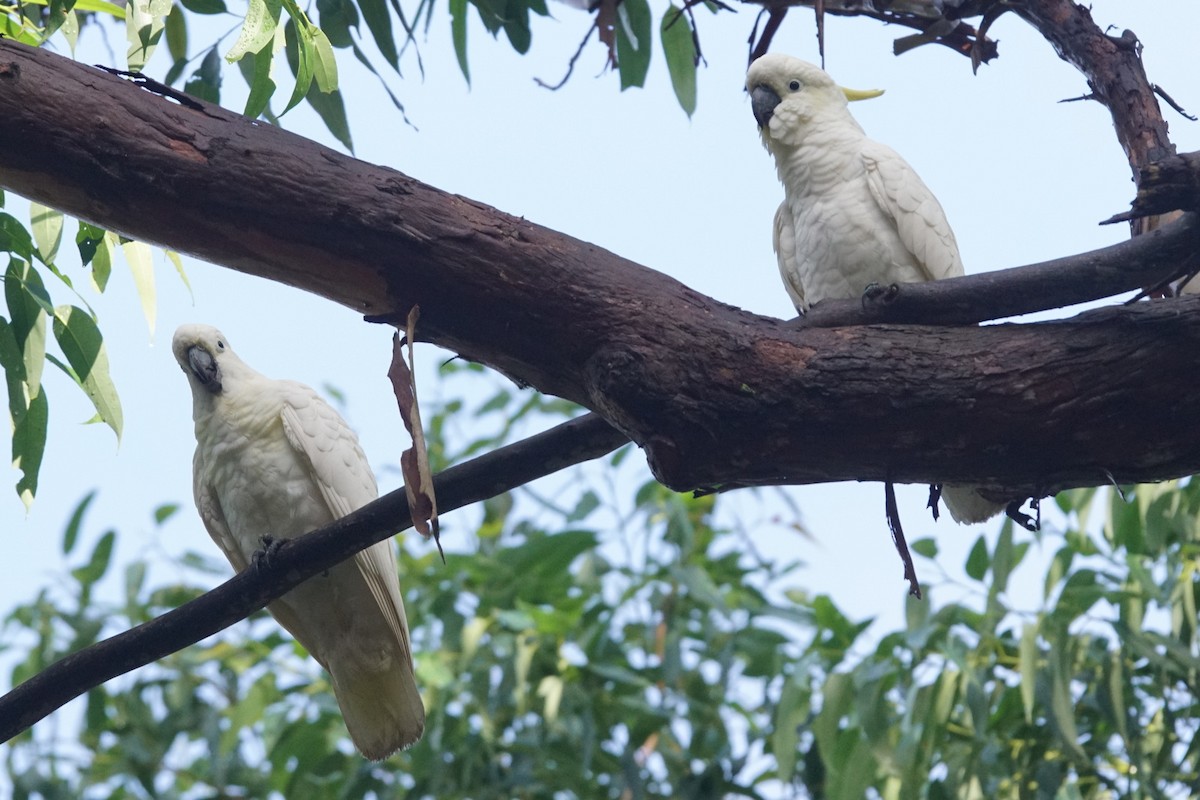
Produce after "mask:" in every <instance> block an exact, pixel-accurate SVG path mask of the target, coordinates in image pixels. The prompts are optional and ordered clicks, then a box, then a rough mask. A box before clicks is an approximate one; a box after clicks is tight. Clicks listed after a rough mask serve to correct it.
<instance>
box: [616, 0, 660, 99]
mask: <svg viewBox="0 0 1200 800" xmlns="http://www.w3.org/2000/svg"><path fill="white" fill-rule="evenodd" d="M651 25H652V20H651V16H650V4H649V3H648V2H647V0H622V2H621V4H620V5H618V6H617V24H616V34H617V72H618V73H619V74H620V77H621V89H622V90H625V89H628V88H629V87H630V86H642V85H643V84H645V82H646V73H647V72H648V71H649V69H650V51H651V39H650V31H651Z"/></svg>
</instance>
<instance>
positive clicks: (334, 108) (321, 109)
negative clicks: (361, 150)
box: [308, 89, 354, 153]
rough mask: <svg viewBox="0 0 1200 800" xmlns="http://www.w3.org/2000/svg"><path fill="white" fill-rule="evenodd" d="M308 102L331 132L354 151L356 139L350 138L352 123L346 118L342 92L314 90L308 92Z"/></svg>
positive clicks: (348, 148)
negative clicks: (327, 92)
mask: <svg viewBox="0 0 1200 800" xmlns="http://www.w3.org/2000/svg"><path fill="white" fill-rule="evenodd" d="M308 104H309V105H310V106H312V108H313V110H314V111H316V112H317V114H318V116H320V117H321V121H322V122H324V123H325V127H326V128H328V129H329V132H330V133H332V134H333V135H334V136H336V137H337V140H338V141H339V142H341V143H342V144H343V145H344V146H345V148H346V149H347V150H349V151H350V152H351V153H353V152H354V140H353V139H351V138H350V123H349V122H348V121H347V119H346V106H345V103H344V102H343V101H342V93H341V92H340V91H338V92H330V93H329V94H326V93H324V92H319V91H316V90H315V89H314V90H311V91H309V93H308Z"/></svg>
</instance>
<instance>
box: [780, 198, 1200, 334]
mask: <svg viewBox="0 0 1200 800" xmlns="http://www.w3.org/2000/svg"><path fill="white" fill-rule="evenodd" d="M1139 196H1140V195H1139ZM1198 269H1200V219H1197V217H1196V215H1194V214H1192V215H1189V216H1186V217H1184V218H1183V219H1180V220H1178V221H1176V222H1172V223H1170V224H1169V225H1167V226H1166V227H1163V228H1160V229H1159V230H1156V231H1153V232H1152V233H1149V234H1146V235H1145V236H1139V237H1137V238H1135V239H1130V240H1129V241H1126V242H1120V243H1118V244H1115V245H1113V246H1111V247H1105V248H1102V249H1100V250H1093V251H1092V252H1090V253H1081V254H1079V255H1075V256H1067V257H1066V258H1056V259H1054V260H1052V261H1045V262H1042V263H1040V264H1030V265H1028V266H1024V267H1014V268H1012V269H1004V270H997V271H995V272H985V273H982V274H978V275H967V276H965V277H962V278H951V279H948V280H943V281H933V282H930V283H908V284H903V285H901V286H898V287H896V288H895V289H894V290H893V289H892V288H891V287H881V288H882V289H883V291H881V292H879V293H878V294H877V296H876V295H871V296H867V297H864V298H863V299H862V300H830V301H826V302H823V303H818V304H817V305H815V306H813V308H812V309H811V310H810V311H809V312H808V314H807V315H805V316H804V317H803V318H802V319H800V320H799V321H798V324H799V325H800V326H802V327H820V328H833V327H838V326H843V325H870V324H873V323H880V322H887V323H924V324H930V325H972V324H975V323H977V322H986V321H988V320H992V319H1001V318H1004V317H1011V316H1017V315H1019V314H1028V313H1032V312H1035V311H1046V310H1049V309H1054V308H1062V307H1064V306H1069V305H1074V304H1076V303H1086V302H1088V301H1090V300H1095V299H1097V298H1101V297H1110V296H1112V295H1116V294H1121V293H1122V292H1128V291H1133V290H1135V289H1140V288H1141V287H1143V286H1153V285H1157V284H1159V283H1161V282H1165V281H1169V280H1173V279H1175V278H1178V277H1181V276H1183V275H1186V274H1189V273H1191V272H1193V271H1195V270H1198Z"/></svg>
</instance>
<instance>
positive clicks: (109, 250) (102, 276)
mask: <svg viewBox="0 0 1200 800" xmlns="http://www.w3.org/2000/svg"><path fill="white" fill-rule="evenodd" d="M116 241H117V237H116V236H115V235H114V234H112V233H109V232H107V231H106V232H105V233H104V235H102V236H101V237H100V240H99V241H98V242H97V243H96V249H95V250H94V251H93V253H92V269H91V272H90V273H89V277H91V279H92V288H93V289H95V290H96V291H97V292H99V293H101V294H103V293H104V290H105V289H106V288H107V287H108V278H109V276H110V275H112V262H113V250H114V245H115V243H116Z"/></svg>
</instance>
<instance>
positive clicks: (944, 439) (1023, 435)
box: [0, 41, 1200, 497]
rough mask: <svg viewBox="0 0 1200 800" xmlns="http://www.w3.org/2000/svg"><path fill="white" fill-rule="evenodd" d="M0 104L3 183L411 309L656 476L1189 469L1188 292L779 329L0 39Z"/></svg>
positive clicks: (231, 120)
mask: <svg viewBox="0 0 1200 800" xmlns="http://www.w3.org/2000/svg"><path fill="white" fill-rule="evenodd" d="M47 87H53V91H48V90H47ZM0 105H2V106H3V107H4V108H5V113H4V114H3V115H0V140H2V141H4V142H6V143H7V144H6V147H4V148H0V183H3V185H4V186H6V187H8V188H11V189H14V190H15V191H17V192H20V193H21V194H24V195H26V196H30V197H32V198H34V199H37V200H39V201H41V202H43V203H46V204H48V205H51V206H54V207H58V208H61V209H63V210H65V211H67V212H69V213H72V214H76V215H78V216H81V217H83V218H85V219H88V220H90V221H92V222H95V223H98V224H101V225H104V226H106V227H109V228H112V229H115V230H117V231H120V232H121V233H124V234H126V235H129V236H133V237H135V238H139V239H143V240H146V241H151V242H156V243H160V244H165V245H170V246H171V247H173V248H175V249H177V250H181V251H184V252H189V253H192V254H194V255H198V256H200V257H202V258H207V259H209V260H212V261H215V262H217V263H221V264H225V265H228V266H232V267H233V268H235V269H239V270H241V271H244V272H247V273H251V274H255V275H260V276H263V277H267V278H271V279H273V280H278V281H282V282H285V283H289V284H292V285H295V286H301V287H303V288H305V289H308V290H310V291H314V292H317V293H319V294H322V295H324V296H326V297H328V298H330V299H333V300H336V301H338V302H340V303H343V304H345V305H348V306H350V307H352V308H357V309H359V310H361V311H363V312H364V313H367V314H373V315H378V316H382V317H389V316H393V315H395V316H400V315H403V314H405V313H407V311H408V309H409V308H411V307H412V306H413V305H420V307H421V312H422V316H421V336H422V337H423V338H424V339H425V340H426V341H431V342H434V343H436V344H439V345H442V346H444V347H447V348H449V349H451V350H455V351H457V352H459V353H461V354H463V355H464V356H466V357H468V358H471V359H474V360H477V361H480V362H483V363H486V364H489V365H491V366H493V367H496V368H498V369H500V370H501V371H503V372H505V373H506V374H508V375H510V376H512V377H513V378H514V379H515V380H517V381H519V382H521V383H524V384H529V385H533V386H535V387H537V388H538V389H540V390H542V391H544V392H547V393H551V394H556V395H559V396H561V397H565V398H568V399H570V400H574V401H576V402H579V403H581V404H583V405H585V406H588V407H589V408H591V409H593V410H595V411H598V412H599V413H600V414H602V415H603V416H604V417H605V418H606V419H607V420H608V421H609V422H611V423H612V424H614V425H615V426H616V427H618V428H619V429H620V430H621V431H623V432H624V433H625V434H626V435H628V436H629V437H630V438H631V439H633V440H634V441H635V442H637V443H638V444H639V445H641V446H642V447H643V448H644V449H645V450H646V452H647V456H648V458H649V461H650V464H651V466H652V468H653V469H654V471H655V474H656V476H657V477H658V478H659V479H660V480H661V481H663V482H664V483H665V484H667V485H668V486H672V487H674V488H678V489H687V488H692V487H695V486H714V485H722V484H726V483H739V482H740V483H783V482H788V483H795V482H803V483H808V482H820V481H835V480H848V479H858V480H882V479H885V478H886V479H892V480H896V481H902V482H903V481H908V482H924V483H929V482H939V481H942V480H944V479H945V478H947V477H949V476H953V477H954V479H955V480H959V481H966V482H971V483H978V484H981V485H984V486H987V487H989V488H990V489H991V490H993V491H994V492H995V493H997V494H1002V495H1005V496H1013V497H1017V496H1022V495H1027V494H1028V495H1033V494H1041V493H1044V492H1047V491H1050V490H1053V489H1057V488H1061V487H1066V486H1074V485H1084V484H1092V485H1094V484H1096V483H1103V482H1106V481H1107V480H1109V477H1108V476H1110V475H1111V476H1115V478H1116V479H1118V480H1123V481H1144V480H1156V479H1163V478H1169V477H1176V476H1179V475H1184V474H1190V473H1192V472H1194V471H1196V470H1197V468H1200V463H1197V461H1198V459H1200V429H1197V428H1196V426H1192V425H1190V424H1183V421H1185V420H1191V419H1195V418H1197V415H1198V414H1200V396H1197V395H1196V394H1195V393H1194V392H1192V391H1190V384H1187V385H1186V386H1184V385H1183V384H1181V383H1180V382H1179V381H1176V380H1171V379H1170V377H1169V376H1186V375H1190V374H1193V371H1194V370H1196V368H1197V367H1200V364H1197V363H1196V362H1197V361H1198V360H1200V341H1198V340H1200V319H1197V318H1198V317H1200V315H1196V314H1185V313H1183V312H1184V311H1195V308H1196V307H1195V305H1194V303H1191V301H1186V300H1182V301H1172V302H1171V303H1169V304H1143V306H1144V307H1138V308H1130V309H1111V310H1108V311H1104V312H1098V313H1097V312H1093V313H1091V314H1089V315H1085V316H1083V317H1080V318H1078V319H1077V320H1072V321H1063V322H1055V323H1043V324H1038V325H1022V326H1012V325H1008V326H988V327H984V328H958V329H947V328H928V327H896V326H868V327H856V328H830V329H817V328H811V329H804V330H797V329H796V328H795V326H792V325H789V324H788V323H784V322H782V321H780V320H775V319H769V318H764V317H760V316H757V315H754V314H750V313H747V312H744V311H741V310H739V309H735V308H731V307H729V306H726V305H724V304H722V303H719V302H717V301H715V300H713V299H711V298H708V297H705V296H703V295H701V294H699V293H698V292H695V291H693V290H691V289H690V288H688V287H686V286H683V285H681V284H680V283H678V282H677V281H674V280H672V279H671V278H669V277H667V276H665V275H662V274H660V273H657V272H654V271H652V270H648V269H646V268H645V267H641V266H639V265H637V264H634V263H632V262H630V261H627V260H625V259H622V258H619V257H617V256H615V255H613V254H611V253H608V252H606V251H604V250H602V249H600V248H598V247H595V246H593V245H589V244H586V243H584V242H580V241H578V240H576V239H572V238H570V237H567V236H563V235H562V234H558V233H555V232H554V231H550V230H547V229H545V228H542V227H539V226H537V225H534V224H532V223H530V222H528V221H526V220H521V219H517V218H515V217H511V216H509V215H506V214H502V213H500V212H498V211H495V210H494V209H491V208H487V207H485V206H482V205H480V204H477V203H474V202H472V201H470V200H466V199H464V198H461V197H457V196H453V195H448V194H446V193H444V192H440V191H438V190H437V189H434V188H432V187H429V186H425V185H423V184H421V183H419V182H417V181H415V180H412V179H411V178H408V177H406V176H404V175H402V174H400V173H398V172H396V171H394V170H389V169H384V168H379V167H373V166H371V165H369V164H365V163H363V162H361V161H357V160H355V159H352V158H348V157H346V156H342V155H339V154H337V153H335V152H333V151H331V150H328V149H326V148H323V147H320V146H318V145H315V144H313V143H311V142H308V141H306V140H304V139H302V138H300V137H297V136H295V135H293V134H289V133H287V132H286V131H282V130H279V129H278V128H274V127H272V126H268V125H259V124H257V123H254V122H251V121H249V120H246V119H245V118H243V117H240V116H238V115H237V114H233V113H231V112H228V111H225V110H223V109H219V108H216V107H213V106H210V105H208V104H204V106H203V108H202V109H201V110H197V109H194V108H186V107H183V106H180V105H177V104H175V103H174V102H172V101H169V100H166V99H163V98H161V97H158V96H156V95H153V94H150V93H148V92H145V91H143V90H141V89H139V88H137V87H135V86H132V85H130V84H128V83H127V82H125V81H122V80H121V79H119V78H117V77H114V76H112V75H109V74H107V73H104V72H101V71H99V70H95V69H92V68H89V67H85V66H82V65H79V64H75V63H73V62H70V61H68V60H66V59H63V58H61V57H59V56H56V55H54V54H52V53H48V52H44V51H35V50H31V49H29V48H26V47H23V46H21V45H17V44H14V43H12V42H5V41H0ZM1167 240H1168V241H1169V239H1167ZM1159 241H1160V242H1161V241H1162V240H1159ZM1159 256H1160V257H1162V258H1163V259H1164V262H1163V264H1162V267H1163V270H1164V271H1166V270H1168V269H1171V268H1172V267H1173V266H1178V265H1172V264H1170V263H1167V262H1166V261H1165V259H1168V258H1177V257H1179V254H1178V252H1177V251H1176V252H1171V251H1166V252H1161V253H1159ZM1093 296H1098V295H1093ZM1080 299H1082V297H1080ZM1190 303H1191V304H1190ZM1008 311H1009V312H1012V311H1015V310H1014V309H1008Z"/></svg>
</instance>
